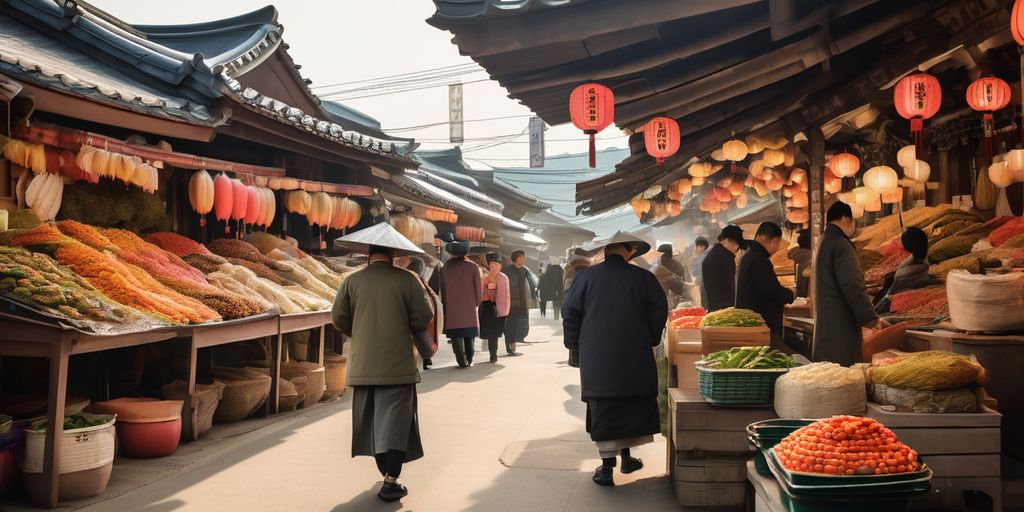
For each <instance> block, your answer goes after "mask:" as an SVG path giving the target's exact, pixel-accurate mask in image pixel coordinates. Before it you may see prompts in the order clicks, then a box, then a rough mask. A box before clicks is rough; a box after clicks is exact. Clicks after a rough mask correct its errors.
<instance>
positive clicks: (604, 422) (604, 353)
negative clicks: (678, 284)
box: [562, 232, 668, 485]
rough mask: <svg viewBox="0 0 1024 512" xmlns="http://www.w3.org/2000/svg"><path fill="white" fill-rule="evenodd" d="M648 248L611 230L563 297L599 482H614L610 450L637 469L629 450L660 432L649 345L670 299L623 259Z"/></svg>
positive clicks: (628, 469)
mask: <svg viewBox="0 0 1024 512" xmlns="http://www.w3.org/2000/svg"><path fill="white" fill-rule="evenodd" d="M650 250H651V244H649V243H647V242H646V241H644V240H642V239H640V238H638V237H635V236H633V235H629V234H626V233H622V232H619V233H616V234H615V236H613V237H612V238H611V239H609V240H608V241H607V242H606V243H605V246H604V261H603V262H601V263H598V264H597V265H594V266H592V267H590V268H588V269H586V270H585V271H582V272H580V273H578V274H576V277H575V278H574V279H573V283H572V286H571V287H570V288H569V291H568V292H566V296H565V302H563V303H562V328H563V332H564V336H565V338H564V341H565V346H566V348H568V349H569V350H578V351H579V368H580V382H581V384H582V386H581V388H582V392H581V398H582V400H583V401H584V402H586V404H587V418H586V423H587V432H589V433H590V438H591V439H592V440H593V441H594V442H595V443H596V444H597V450H598V452H599V453H600V454H601V466H599V467H598V468H597V469H596V470H595V471H594V478H593V479H594V482H595V483H597V484H598V485H615V483H614V480H613V470H614V468H615V466H616V456H621V459H622V466H621V469H620V471H622V473H632V472H634V471H637V470H639V469H640V468H642V467H643V461H641V460H640V459H638V458H635V457H633V456H632V455H631V454H630V448H632V447H634V446H640V445H643V444H647V443H651V442H653V441H654V434H658V433H660V432H661V418H660V415H659V412H658V369H657V365H656V363H655V360H654V348H655V347H657V346H658V345H659V344H660V343H661V333H662V329H664V327H665V321H666V320H667V319H668V304H667V302H666V300H665V294H664V293H663V292H662V290H661V286H660V285H659V284H658V279H657V278H655V277H654V274H652V273H651V272H650V271H648V270H645V269H643V268H640V267H638V266H636V265H631V264H630V263H629V261H630V260H632V259H633V258H636V257H638V256H641V255H643V254H644V253H646V252H648V251H650Z"/></svg>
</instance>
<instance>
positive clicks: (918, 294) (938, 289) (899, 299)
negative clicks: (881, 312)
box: [889, 286, 946, 314]
mask: <svg viewBox="0 0 1024 512" xmlns="http://www.w3.org/2000/svg"><path fill="white" fill-rule="evenodd" d="M938 300H943V301H944V300H946V287H945V286H934V287H930V288H921V289H918V290H908V291H905V292H899V293H897V294H895V295H893V296H892V303H891V305H890V306H889V310H890V311H891V312H892V313H894V314H899V313H908V312H910V311H913V310H915V309H917V308H920V307H922V306H925V305H927V304H929V303H931V302H935V301H938Z"/></svg>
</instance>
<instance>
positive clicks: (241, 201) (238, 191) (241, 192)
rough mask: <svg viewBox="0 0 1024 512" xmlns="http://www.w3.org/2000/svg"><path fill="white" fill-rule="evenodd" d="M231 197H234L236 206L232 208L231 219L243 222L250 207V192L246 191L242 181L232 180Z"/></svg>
mask: <svg viewBox="0 0 1024 512" xmlns="http://www.w3.org/2000/svg"><path fill="white" fill-rule="evenodd" d="M231 195H232V196H234V204H233V205H232V208H231V218H232V219H235V220H242V219H244V218H245V213H246V210H248V207H249V192H248V190H246V187H245V185H244V184H242V180H239V179H234V180H231Z"/></svg>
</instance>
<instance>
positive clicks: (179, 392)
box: [162, 379, 224, 436]
mask: <svg viewBox="0 0 1024 512" xmlns="http://www.w3.org/2000/svg"><path fill="white" fill-rule="evenodd" d="M186 389H188V383H186V382H185V381H183V380H176V381H173V382H171V383H170V384H167V385H165V386H164V387H163V388H162V391H163V397H164V398H165V399H167V400H184V399H185V394H186ZM223 396H224V383H223V382H219V381H216V380H212V379H211V380H210V383H209V384H205V383H199V382H197V383H196V393H195V396H193V397H192V408H193V409H195V411H196V419H195V422H196V423H195V430H196V435H197V436H201V435H203V434H204V433H206V431H208V430H210V429H211V428H213V415H214V413H215V412H216V411H217V406H218V404H220V400H221V398H222V397H223ZM181 414H182V416H185V415H186V414H188V413H187V411H184V410H183V411H182V413H181Z"/></svg>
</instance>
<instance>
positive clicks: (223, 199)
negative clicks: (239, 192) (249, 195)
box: [213, 173, 235, 220]
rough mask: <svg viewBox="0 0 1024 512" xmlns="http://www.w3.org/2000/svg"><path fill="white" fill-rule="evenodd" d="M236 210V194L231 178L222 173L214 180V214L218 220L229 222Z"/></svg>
mask: <svg viewBox="0 0 1024 512" xmlns="http://www.w3.org/2000/svg"><path fill="white" fill-rule="evenodd" d="M234 208H235V193H234V187H233V186H232V185H231V178H228V176H227V175H226V174H224V173H220V174H218V175H217V177H216V178H214V179H213V214H214V216H215V217H217V220H228V219H230V218H231V212H232V211H233V210H234Z"/></svg>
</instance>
